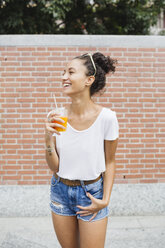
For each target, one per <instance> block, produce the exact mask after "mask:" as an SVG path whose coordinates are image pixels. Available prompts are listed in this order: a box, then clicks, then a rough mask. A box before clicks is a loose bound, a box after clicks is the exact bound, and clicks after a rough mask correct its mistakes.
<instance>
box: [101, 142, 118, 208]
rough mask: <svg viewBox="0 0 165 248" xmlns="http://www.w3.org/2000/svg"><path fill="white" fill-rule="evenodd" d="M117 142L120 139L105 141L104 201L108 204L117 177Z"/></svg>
mask: <svg viewBox="0 0 165 248" xmlns="http://www.w3.org/2000/svg"><path fill="white" fill-rule="evenodd" d="M117 144H118V139H116V140H105V141H104V152H105V163H106V171H105V172H104V173H103V177H104V180H103V182H104V189H103V201H104V203H105V205H106V206H108V204H109V200H110V196H111V192H112V187H113V183H114V178H115V169H116V162H115V153H116V149H117Z"/></svg>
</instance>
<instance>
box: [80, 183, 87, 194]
mask: <svg viewBox="0 0 165 248" xmlns="http://www.w3.org/2000/svg"><path fill="white" fill-rule="evenodd" d="M80 183H81V186H82V188H83V189H84V191H85V193H87V191H86V187H85V183H84V181H83V180H80Z"/></svg>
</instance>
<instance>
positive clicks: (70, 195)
mask: <svg viewBox="0 0 165 248" xmlns="http://www.w3.org/2000/svg"><path fill="white" fill-rule="evenodd" d="M87 192H89V193H90V194H91V195H93V196H94V197H95V198H97V199H102V197H103V178H101V179H99V180H98V181H97V182H94V183H92V184H88V185H85V184H84V182H83V181H81V186H68V185H66V184H64V183H63V182H61V181H60V177H58V179H56V178H55V176H54V175H53V176H52V178H51V188H50V209H51V211H52V212H54V213H55V214H58V215H63V216H77V219H81V220H84V221H89V220H90V218H91V217H92V215H88V216H80V214H76V212H78V211H80V210H81V209H79V208H78V207H77V205H80V206H89V205H90V204H91V200H90V198H89V197H87V196H86V193H87ZM108 215H109V209H108V207H105V208H103V209H101V210H100V211H99V212H98V213H97V215H96V217H95V218H94V219H93V220H92V221H96V220H101V219H103V218H105V217H108Z"/></svg>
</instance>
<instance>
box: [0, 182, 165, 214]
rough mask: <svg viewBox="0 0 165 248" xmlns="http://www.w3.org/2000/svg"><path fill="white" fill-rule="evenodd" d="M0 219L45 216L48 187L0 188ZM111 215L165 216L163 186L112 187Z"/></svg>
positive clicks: (164, 186)
mask: <svg viewBox="0 0 165 248" xmlns="http://www.w3.org/2000/svg"><path fill="white" fill-rule="evenodd" d="M0 196H1V197H0V217H36V216H48V215H50V210H49V185H44V186H0ZM109 207H110V215H113V216H121V215H124V216H128V215H136V216H137V215H162V214H165V184H127V185H126V184H115V185H114V187H113V191H112V195H111V202H110V205H109Z"/></svg>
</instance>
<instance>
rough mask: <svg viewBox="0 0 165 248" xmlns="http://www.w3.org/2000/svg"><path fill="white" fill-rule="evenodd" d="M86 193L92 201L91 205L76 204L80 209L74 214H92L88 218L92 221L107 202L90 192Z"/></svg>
mask: <svg viewBox="0 0 165 248" xmlns="http://www.w3.org/2000/svg"><path fill="white" fill-rule="evenodd" d="M86 195H87V196H88V197H89V198H90V199H91V201H92V203H91V205H89V206H86V207H83V206H79V205H77V207H78V208H80V209H81V210H80V211H78V212H77V213H76V214H80V216H87V215H91V214H93V216H92V217H91V218H90V220H89V221H92V220H93V219H94V218H95V217H96V215H97V213H98V212H99V211H100V210H101V209H103V208H105V207H106V206H107V204H106V203H105V202H104V201H103V200H100V199H96V198H95V197H93V196H92V195H91V194H90V193H87V194H86Z"/></svg>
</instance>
